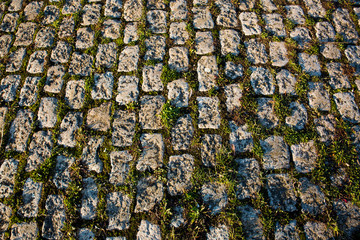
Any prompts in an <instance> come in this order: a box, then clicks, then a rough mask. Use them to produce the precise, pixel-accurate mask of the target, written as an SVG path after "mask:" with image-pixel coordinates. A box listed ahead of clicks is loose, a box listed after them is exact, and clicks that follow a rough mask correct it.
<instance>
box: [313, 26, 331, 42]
mask: <svg viewBox="0 0 360 240" xmlns="http://www.w3.org/2000/svg"><path fill="white" fill-rule="evenodd" d="M315 31H316V37H317V38H318V39H319V41H320V42H334V41H335V30H334V28H333V26H332V25H331V24H330V23H329V22H318V23H316V25H315Z"/></svg>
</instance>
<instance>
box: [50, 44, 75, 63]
mask: <svg viewBox="0 0 360 240" xmlns="http://www.w3.org/2000/svg"><path fill="white" fill-rule="evenodd" d="M71 50H72V47H71V45H70V44H69V43H67V42H65V41H58V42H57V44H56V47H55V48H53V50H52V52H51V56H50V60H51V61H52V62H54V63H67V62H68V61H69V58H70V53H71ZM74 57H76V56H74V55H73V58H74Z"/></svg>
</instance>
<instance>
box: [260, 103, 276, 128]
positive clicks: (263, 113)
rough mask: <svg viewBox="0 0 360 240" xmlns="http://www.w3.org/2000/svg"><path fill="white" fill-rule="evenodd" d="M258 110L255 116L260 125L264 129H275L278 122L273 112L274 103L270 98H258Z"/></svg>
mask: <svg viewBox="0 0 360 240" xmlns="http://www.w3.org/2000/svg"><path fill="white" fill-rule="evenodd" d="M257 103H258V109H257V113H256V116H257V117H258V119H259V122H260V124H261V125H263V126H264V127H266V128H275V127H277V126H278V125H279V123H280V121H279V118H278V117H277V115H276V114H275V112H274V104H275V101H274V100H273V99H272V98H258V99H257Z"/></svg>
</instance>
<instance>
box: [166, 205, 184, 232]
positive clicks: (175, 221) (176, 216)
mask: <svg viewBox="0 0 360 240" xmlns="http://www.w3.org/2000/svg"><path fill="white" fill-rule="evenodd" d="M182 225H185V218H184V208H183V207H180V206H176V207H174V208H173V215H172V218H171V221H170V226H171V227H173V228H178V227H180V226H182Z"/></svg>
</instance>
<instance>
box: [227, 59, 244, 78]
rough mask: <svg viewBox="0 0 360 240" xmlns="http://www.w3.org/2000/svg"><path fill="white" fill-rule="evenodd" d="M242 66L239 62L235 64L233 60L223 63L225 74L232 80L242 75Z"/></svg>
mask: <svg viewBox="0 0 360 240" xmlns="http://www.w3.org/2000/svg"><path fill="white" fill-rule="evenodd" d="M242 75H243V67H242V65H241V64H235V63H234V62H226V64H225V76H226V77H228V78H230V79H232V80H234V79H236V78H239V77H242Z"/></svg>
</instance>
